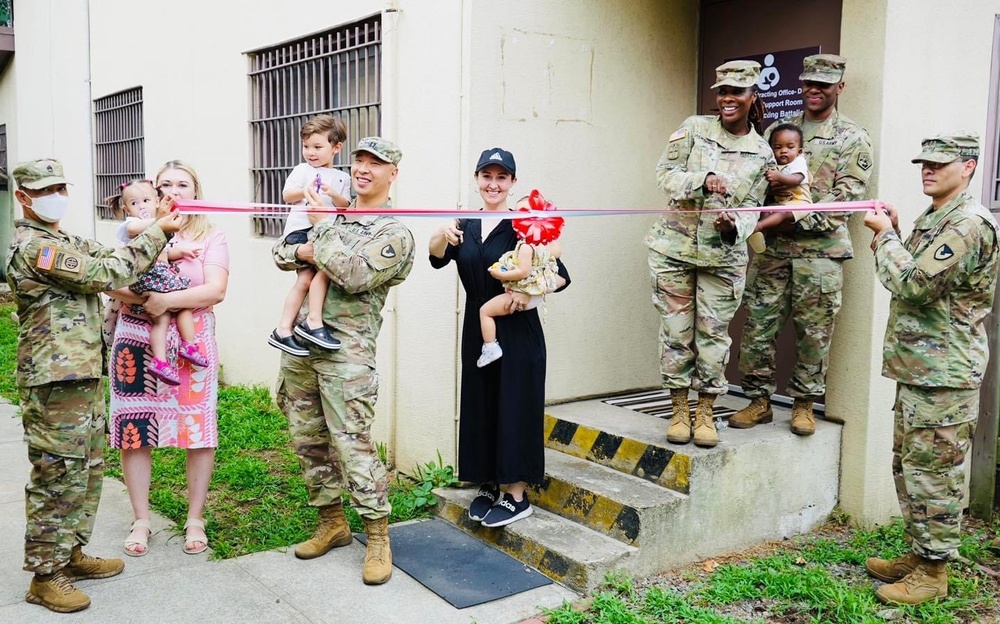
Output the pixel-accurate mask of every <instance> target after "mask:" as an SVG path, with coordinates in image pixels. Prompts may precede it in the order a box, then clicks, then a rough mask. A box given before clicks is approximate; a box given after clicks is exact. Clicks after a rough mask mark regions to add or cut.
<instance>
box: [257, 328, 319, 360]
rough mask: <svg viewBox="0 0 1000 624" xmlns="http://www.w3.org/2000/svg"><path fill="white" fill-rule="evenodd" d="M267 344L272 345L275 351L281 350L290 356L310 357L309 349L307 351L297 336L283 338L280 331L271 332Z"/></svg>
mask: <svg viewBox="0 0 1000 624" xmlns="http://www.w3.org/2000/svg"><path fill="white" fill-rule="evenodd" d="M267 344H269V345H271V346H272V347H274V348H275V349H281V350H282V351H284V352H285V353H287V354H288V355H294V356H295V357H308V356H309V349H306V348H305V347H303V346H302V345H301V344H299V341H298V340H296V339H295V336H285V337H284V338H282V337H281V336H279V335H278V330H277V329H276V330H274V331H272V332H271V335H270V336H268V337H267Z"/></svg>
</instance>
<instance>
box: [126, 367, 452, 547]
mask: <svg viewBox="0 0 1000 624" xmlns="http://www.w3.org/2000/svg"><path fill="white" fill-rule="evenodd" d="M218 413H219V431H220V435H219V447H218V449H217V450H216V455H215V473H214V475H213V477H212V483H211V485H210V487H209V495H208V504H207V506H206V511H205V521H206V530H207V533H208V537H209V541H210V543H211V545H212V549H213V551H214V556H215V557H217V558H222V559H225V558H229V557H236V556H239V555H244V554H247V553H252V552H258V551H262V550H270V549H272V548H279V547H284V546H289V545H292V544H295V543H298V542H301V541H303V540H305V539H308V538H309V536H310V535H311V534H312V530H313V528H314V527H315V525H316V510H315V508H313V507H310V506H309V505H308V496H307V493H306V487H305V483H304V481H303V480H302V475H301V472H300V470H299V462H298V459H297V458H296V456H295V453H294V452H293V451H292V446H291V442H290V440H289V438H288V424H287V421H286V420H285V417H284V415H282V414H281V412H279V411H278V410H277V409H276V408H275V407H274V404H273V402H272V400H271V395H270V393H269V392H268V390H267V389H266V388H263V387H247V386H227V387H222V388H220V390H219V411H218ZM428 465H430V466H435V464H434V463H433V462H431V463H430V464H428ZM107 466H108V469H107V473H108V474H109V475H110V476H113V477H115V478H121V463H120V458H119V453H118V452H117V451H115V450H111V451H109V453H108V460H107ZM439 470H443V471H444V472H447V471H449V470H450V467H444V469H439ZM435 476H438V475H436V474H435ZM430 487H432V486H431V485H429V484H428V483H427V482H426V481H425V482H414V481H412V480H410V479H408V478H401V479H395V480H392V481H391V482H390V486H389V500H390V502H391V503H392V507H393V509H392V514H391V515H390V516H389V521H390V522H400V521H402V520H410V519H413V518H420V517H426V516H427V515H429V512H430V509H431V508H432V507H433V505H434V503H435V502H436V501H434V500H433V497H428V496H427V493H428V492H429V489H430ZM186 495H187V493H186V488H185V453H184V451H182V450H179V449H156V450H155V451H154V453H153V474H152V487H151V490H150V495H149V496H150V504H151V505H152V507H153V508H154V509H155V510H156V511H158V512H159V513H161V514H163V515H164V516H166V517H167V518H170V519H171V520H173V521H174V522H177V523H178V524H179V525H183V523H184V520H185V518H186V516H187V501H186ZM344 500H345V502H346V501H348V500H349V498H348V496H347V495H346V494H345V497H344ZM347 518H348V521H349V522H350V523H351V528H352V529H353V530H354V531H362V530H363V524H362V521H361V519H360V517H358V515H357V513H356V512H355V511H354V510H353V509H351V508H349V507H348V508H347Z"/></svg>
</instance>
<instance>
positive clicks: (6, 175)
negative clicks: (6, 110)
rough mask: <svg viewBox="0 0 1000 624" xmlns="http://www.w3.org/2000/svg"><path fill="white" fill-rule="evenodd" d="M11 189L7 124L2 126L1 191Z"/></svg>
mask: <svg viewBox="0 0 1000 624" xmlns="http://www.w3.org/2000/svg"><path fill="white" fill-rule="evenodd" d="M9 189H10V172H8V171H7V124H0V190H3V191H6V190H9Z"/></svg>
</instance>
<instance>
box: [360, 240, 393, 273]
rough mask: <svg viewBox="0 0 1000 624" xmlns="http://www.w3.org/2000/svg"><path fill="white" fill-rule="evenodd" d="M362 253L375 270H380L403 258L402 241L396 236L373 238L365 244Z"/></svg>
mask: <svg viewBox="0 0 1000 624" xmlns="http://www.w3.org/2000/svg"><path fill="white" fill-rule="evenodd" d="M362 255H363V256H364V257H366V258H367V259H368V263H369V264H371V266H372V267H373V268H375V269H376V270H379V271H382V270H385V269H388V268H390V267H393V266H395V265H397V264H399V263H400V262H401V261H402V260H403V241H402V240H401V239H400V238H399V237H398V236H393V237H392V238H390V239H388V240H386V239H384V238H383V239H382V240H373V241H371V242H370V243H368V244H367V245H365V247H364V249H363V250H362Z"/></svg>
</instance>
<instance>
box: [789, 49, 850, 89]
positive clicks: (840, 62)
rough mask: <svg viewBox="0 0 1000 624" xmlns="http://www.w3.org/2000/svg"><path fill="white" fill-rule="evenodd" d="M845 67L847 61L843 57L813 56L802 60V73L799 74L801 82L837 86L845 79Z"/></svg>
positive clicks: (833, 55)
mask: <svg viewBox="0 0 1000 624" xmlns="http://www.w3.org/2000/svg"><path fill="white" fill-rule="evenodd" d="M845 67H847V59H845V58H844V57H842V56H839V55H837V54H813V55H811V56H807V57H805V58H804V59H802V73H801V74H799V80H802V81H803V82H804V81H806V80H809V81H810V82H826V83H830V84H836V83H838V82H840V81H841V80H843V79H844V68H845Z"/></svg>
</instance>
